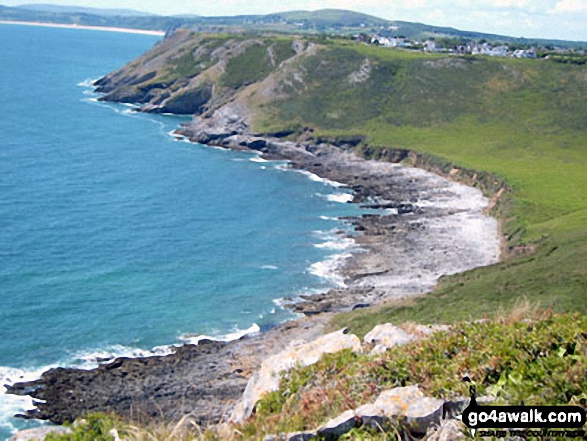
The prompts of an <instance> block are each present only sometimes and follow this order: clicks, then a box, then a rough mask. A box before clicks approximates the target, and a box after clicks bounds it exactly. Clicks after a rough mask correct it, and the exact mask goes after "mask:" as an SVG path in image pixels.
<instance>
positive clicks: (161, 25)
mask: <svg viewBox="0 0 587 441" xmlns="http://www.w3.org/2000/svg"><path fill="white" fill-rule="evenodd" d="M0 20H19V21H41V22H49V23H63V24H78V25H90V26H116V27H127V28H134V29H145V30H164V31H166V30H169V29H177V28H180V27H185V28H190V29H194V30H196V31H200V32H276V33H284V34H317V33H322V34H334V35H356V34H359V33H365V34H367V35H371V34H376V33H379V34H384V35H389V36H393V35H398V36H404V37H406V38H410V39H420V40H421V39H426V38H429V37H435V38H437V37H448V38H465V39H473V40H481V39H485V40H488V41H499V42H503V43H510V44H536V45H556V46H560V47H567V48H576V47H579V46H581V47H585V46H587V43H585V42H575V41H562V40H547V39H522V38H515V37H508V36H504V35H495V34H486V33H481V32H474V31H461V30H458V29H454V28H449V27H440V26H432V25H427V24H423V23H412V22H406V21H395V20H385V19H383V18H379V17H374V16H372V15H368V14H363V13H360V12H354V11H347V10H343V9H321V10H318V11H289V12H281V13H275V14H268V15H235V16H220V17H202V16H197V15H178V16H160V15H154V14H147V13H144V12H139V11H133V10H128V9H99V8H85V7H77V6H55V5H42V4H28V5H23V6H19V7H6V6H2V5H0Z"/></svg>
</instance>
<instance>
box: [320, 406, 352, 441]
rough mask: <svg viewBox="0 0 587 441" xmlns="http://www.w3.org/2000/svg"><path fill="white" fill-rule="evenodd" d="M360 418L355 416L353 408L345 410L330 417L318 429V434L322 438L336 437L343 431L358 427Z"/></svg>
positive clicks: (342, 433)
mask: <svg viewBox="0 0 587 441" xmlns="http://www.w3.org/2000/svg"><path fill="white" fill-rule="evenodd" d="M360 425H361V420H360V419H359V418H358V417H357V415H356V414H355V411H354V410H347V411H346V412H344V413H342V414H340V415H339V416H337V417H336V418H333V419H331V420H330V421H328V422H327V423H326V424H324V425H323V426H321V427H320V428H319V429H318V436H320V437H322V438H326V439H327V440H329V439H338V438H339V437H341V436H342V435H344V434H345V433H348V432H350V431H351V430H352V429H353V428H355V427H359V426H360Z"/></svg>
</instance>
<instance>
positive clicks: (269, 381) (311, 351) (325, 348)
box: [229, 330, 361, 423]
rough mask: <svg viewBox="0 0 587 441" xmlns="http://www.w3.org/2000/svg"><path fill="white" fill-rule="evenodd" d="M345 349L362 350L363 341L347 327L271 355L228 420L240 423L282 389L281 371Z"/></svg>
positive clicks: (252, 378) (309, 363)
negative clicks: (257, 406) (272, 393)
mask: <svg viewBox="0 0 587 441" xmlns="http://www.w3.org/2000/svg"><path fill="white" fill-rule="evenodd" d="M344 349H351V350H353V351H355V352H360V351H361V341H360V340H359V338H358V337H357V336H356V335H352V334H346V333H345V330H341V331H338V332H333V333H331V334H327V335H324V336H322V337H320V338H318V339H316V340H314V341H312V342H310V343H298V344H295V345H292V346H290V347H289V348H288V349H286V350H285V351H283V352H280V353H278V354H276V355H273V356H271V357H269V358H268V359H266V360H265V361H264V362H263V363H262V364H261V369H260V370H259V371H258V372H256V373H255V374H254V375H253V376H252V377H251V378H250V380H249V382H248V383H247V387H246V389H245V392H244V394H243V397H242V399H241V400H240V401H239V403H238V404H237V405H236V407H235V409H234V411H233V412H232V415H231V416H230V419H229V421H231V422H233V423H237V422H240V421H243V420H244V419H246V418H248V417H249V416H250V415H251V414H252V412H253V409H254V407H255V404H257V401H259V399H260V398H261V397H262V396H263V395H265V394H267V393H268V392H272V391H275V390H277V389H278V388H279V381H280V375H281V373H282V372H285V371H288V370H290V369H291V368H293V367H295V366H309V365H311V364H314V363H316V362H317V361H318V360H319V359H320V357H322V355H324V354H331V353H334V352H339V351H342V350H344Z"/></svg>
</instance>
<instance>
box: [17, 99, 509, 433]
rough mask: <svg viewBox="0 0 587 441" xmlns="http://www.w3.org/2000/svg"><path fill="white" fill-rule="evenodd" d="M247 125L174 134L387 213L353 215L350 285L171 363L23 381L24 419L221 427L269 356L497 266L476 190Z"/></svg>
mask: <svg viewBox="0 0 587 441" xmlns="http://www.w3.org/2000/svg"><path fill="white" fill-rule="evenodd" d="M250 127H251V124H250V121H249V120H248V115H247V112H246V108H243V107H241V106H239V105H238V104H233V105H226V106H223V107H221V108H220V109H218V110H216V111H215V112H213V113H212V114H210V115H207V116H206V117H204V116H201V117H196V118H195V119H194V120H193V121H192V122H190V123H188V124H187V125H185V126H184V127H183V128H182V129H180V130H179V131H178V132H177V136H178V137H186V138H188V139H189V140H190V141H193V142H198V143H202V144H207V145H212V146H220V147H224V148H230V149H235V150H252V151H257V152H259V154H260V155H261V157H262V158H264V159H268V160H287V161H288V162H289V164H290V166H291V167H292V168H294V169H299V170H305V171H307V172H310V173H313V174H316V175H318V176H319V177H321V178H324V179H328V180H331V181H335V182H339V183H341V184H344V185H345V186H346V187H348V188H349V189H351V190H352V194H353V197H354V202H355V203H359V204H362V205H363V206H365V207H366V208H372V209H376V210H378V211H377V214H365V215H363V216H362V217H356V218H348V219H346V220H347V221H348V222H350V223H352V225H353V227H354V230H355V231H356V233H357V234H355V235H353V236H352V237H353V239H354V240H355V242H356V243H357V246H358V247H360V248H361V250H362V252H358V253H355V254H353V255H352V257H351V258H348V259H346V260H345V261H344V265H343V266H342V267H341V272H342V274H343V276H344V279H345V285H346V286H345V287H341V288H337V289H331V290H330V291H328V292H326V293H322V294H315V295H307V296H303V298H301V299H296V300H297V301H293V302H292V303H291V305H290V307H292V308H293V310H294V311H295V312H298V313H303V314H304V315H306V316H307V317H305V318H302V319H299V320H296V321H292V322H288V323H285V324H281V325H279V326H276V327H275V328H273V329H271V330H269V331H268V332H265V333H262V334H260V335H256V336H246V337H243V338H241V339H240V340H237V341H233V342H229V343H223V342H214V341H209V340H207V341H206V340H204V341H200V342H199V344H198V345H184V346H182V347H180V348H178V349H177V350H176V351H175V352H174V353H173V354H171V355H167V356H154V357H148V358H136V359H132V358H118V359H116V360H114V361H112V362H109V363H106V364H102V365H101V366H99V367H98V368H96V369H93V370H87V371H86V370H79V369H66V368H58V369H52V370H50V371H47V372H45V373H44V374H43V375H42V377H41V379H39V380H37V381H32V382H26V383H17V384H14V385H13V386H10V387H8V393H12V394H17V395H30V396H32V397H33V398H34V399H35V404H36V406H37V409H35V410H33V411H30V412H27V413H26V414H25V415H20V416H21V417H24V418H38V419H43V420H49V421H52V422H54V423H58V424H61V423H63V422H65V421H73V420H75V419H76V418H77V417H80V416H81V415H83V414H85V413H88V412H99V411H113V412H116V413H118V414H120V415H121V416H123V417H125V418H128V419H133V420H138V421H143V422H144V421H150V420H159V419H160V420H165V421H168V422H169V421H177V420H179V419H181V417H183V416H184V415H186V414H191V415H192V416H194V418H195V420H196V421H197V422H198V423H200V424H203V425H207V424H214V423H218V422H221V421H223V420H225V419H226V416H227V415H228V414H229V413H230V412H231V410H232V408H233V407H234V406H235V404H236V402H237V401H238V399H239V398H240V397H241V396H242V393H243V391H244V389H245V387H246V384H247V381H248V379H249V378H250V377H251V375H252V374H253V373H254V372H255V371H256V370H257V369H259V366H260V365H261V362H262V360H264V359H265V358H267V357H268V356H270V355H272V354H275V353H276V352H278V351H280V350H283V349H284V348H286V347H287V346H288V345H289V343H290V342H292V341H294V340H295V341H300V340H302V341H311V340H313V339H315V338H317V337H318V336H320V335H321V334H323V333H324V331H325V329H326V327H327V324H328V321H329V319H330V314H331V313H333V312H337V311H342V310H350V309H353V308H359V307H367V306H371V305H375V304H380V303H382V302H386V301H389V300H396V299H400V298H404V297H407V296H413V295H418V294H422V293H425V292H428V291H430V290H431V289H432V288H433V287H434V285H435V284H436V283H437V281H438V278H439V277H441V276H442V275H446V274H454V273H458V272H462V271H465V270H467V269H471V268H474V267H478V266H483V265H488V264H491V263H494V262H496V261H497V260H498V259H499V253H500V241H499V235H498V224H497V221H496V220H495V219H493V218H491V217H489V216H488V215H487V214H486V213H485V209H486V207H487V206H488V204H489V200H488V199H487V198H485V197H484V196H483V195H482V194H481V192H480V191H479V190H477V189H474V188H471V187H468V186H465V185H463V184H459V183H456V182H452V181H450V180H447V179H445V178H442V177H440V176H438V175H435V174H433V173H430V172H427V171H424V170H421V169H418V168H411V167H405V166H402V165H398V164H393V163H389V162H380V161H368V160H365V159H362V158H359V157H358V156H356V155H355V154H353V153H352V149H353V147H355V145H354V144H353V142H352V141H351V142H346V143H345V142H342V143H338V144H337V145H334V144H332V143H325V142H320V143H317V142H316V141H315V140H312V139H311V131H310V130H308V133H307V135H308V139H307V140H304V139H300V140H298V141H290V140H286V139H284V138H283V137H280V136H281V135H282V134H276V135H277V136H257V135H256V134H252V133H251V132H250ZM341 234H342V233H341ZM292 300H293V299H292Z"/></svg>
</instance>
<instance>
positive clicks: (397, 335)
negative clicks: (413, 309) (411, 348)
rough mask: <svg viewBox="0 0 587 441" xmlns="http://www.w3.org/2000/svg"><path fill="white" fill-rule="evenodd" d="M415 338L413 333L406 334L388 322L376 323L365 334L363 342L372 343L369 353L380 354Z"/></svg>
mask: <svg viewBox="0 0 587 441" xmlns="http://www.w3.org/2000/svg"><path fill="white" fill-rule="evenodd" d="M414 339H415V337H414V335H412V334H408V333H407V332H406V331H404V330H403V329H401V328H398V327H397V326H393V325H392V324H390V323H386V324H384V325H377V326H375V328H373V330H372V331H371V332H369V333H367V335H365V343H369V344H374V345H375V347H374V348H373V350H372V351H371V354H380V353H382V352H385V351H386V350H387V349H389V348H392V347H394V346H401V345H405V344H408V343H410V342H411V341H413V340H414Z"/></svg>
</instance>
